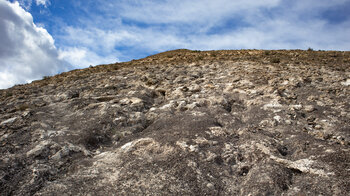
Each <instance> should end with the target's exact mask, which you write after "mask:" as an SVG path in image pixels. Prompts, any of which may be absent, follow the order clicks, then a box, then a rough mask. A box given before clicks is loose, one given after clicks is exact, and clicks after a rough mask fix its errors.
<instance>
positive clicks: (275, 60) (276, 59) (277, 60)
mask: <svg viewBox="0 0 350 196" xmlns="http://www.w3.org/2000/svg"><path fill="white" fill-rule="evenodd" d="M270 62H271V63H280V62H281V60H280V59H279V58H273V59H271V61H270Z"/></svg>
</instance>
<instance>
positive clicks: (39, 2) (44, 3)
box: [35, 0, 51, 7]
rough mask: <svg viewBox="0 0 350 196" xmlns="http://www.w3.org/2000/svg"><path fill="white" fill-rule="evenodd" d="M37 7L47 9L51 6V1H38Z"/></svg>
mask: <svg viewBox="0 0 350 196" xmlns="http://www.w3.org/2000/svg"><path fill="white" fill-rule="evenodd" d="M35 2H36V5H42V6H44V7H47V6H49V5H50V3H51V2H50V0H36V1H35Z"/></svg>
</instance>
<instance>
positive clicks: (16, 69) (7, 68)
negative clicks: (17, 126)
mask: <svg viewBox="0 0 350 196" xmlns="http://www.w3.org/2000/svg"><path fill="white" fill-rule="evenodd" d="M0 43H1V44H0V88H8V87H10V86H12V85H15V84H20V83H26V82H30V81H32V80H34V79H40V78H42V77H43V76H45V75H53V74H56V73H58V72H60V71H64V70H67V66H68V64H67V63H66V62H64V61H62V60H59V59H58V52H57V50H56V47H55V45H54V40H53V38H52V37H51V35H50V34H49V33H48V32H47V31H46V30H45V29H44V28H41V27H37V26H36V25H35V24H34V23H33V18H32V16H31V14H30V13H28V12H26V11H25V10H24V9H23V8H22V7H20V6H19V3H17V2H15V3H10V2H8V1H5V0H0Z"/></svg>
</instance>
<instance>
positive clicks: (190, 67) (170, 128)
mask: <svg viewBox="0 0 350 196" xmlns="http://www.w3.org/2000/svg"><path fill="white" fill-rule="evenodd" d="M276 59H277V60H276ZM0 95H1V99H0V156H1V159H0V193H1V194H0V195H348V194H349V192H350V52H333V51H327V52H325V51H301V50H292V51H260V50H239V51H203V52H199V51H190V50H175V51H169V52H165V53H160V54H157V55H153V56H150V57H147V58H144V59H140V60H133V61H131V62H125V63H117V64H111V65H101V66H96V67H90V68H87V69H83V70H74V71H71V72H67V73H62V74H60V75H56V76H52V77H46V78H45V79H44V80H40V81H34V82H32V83H31V84H26V85H17V86H14V87H12V88H10V89H7V90H0Z"/></svg>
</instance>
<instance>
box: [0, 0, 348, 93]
mask: <svg viewBox="0 0 350 196" xmlns="http://www.w3.org/2000/svg"><path fill="white" fill-rule="evenodd" d="M349 10H350V0H293V1H290V0H264V1H261V0H17V1H16V0H0V89H4V88H9V87H11V86H13V85H15V84H23V83H28V82H31V81H33V80H37V79H41V78H43V76H50V75H54V74H57V73H61V72H64V71H69V70H72V69H80V68H86V67H89V66H90V65H93V66H95V65H99V64H108V63H115V62H123V61H129V60H132V59H139V58H143V57H146V56H148V55H152V54H156V53H159V52H163V51H167V50H172V49H179V48H186V49H193V50H218V49H308V48H313V49H315V50H341V51H344V50H345V51H348V50H350V36H349V35H350V11H349Z"/></svg>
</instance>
